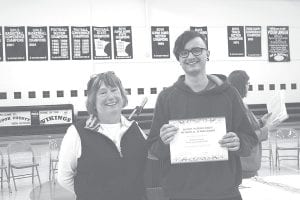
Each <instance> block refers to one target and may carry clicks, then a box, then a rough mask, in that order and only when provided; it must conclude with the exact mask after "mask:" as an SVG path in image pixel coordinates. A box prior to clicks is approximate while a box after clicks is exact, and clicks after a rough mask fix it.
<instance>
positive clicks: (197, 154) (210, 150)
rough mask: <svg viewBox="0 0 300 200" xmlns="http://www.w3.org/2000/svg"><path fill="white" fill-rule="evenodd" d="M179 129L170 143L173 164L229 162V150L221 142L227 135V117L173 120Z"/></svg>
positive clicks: (173, 123) (172, 122) (171, 122)
mask: <svg viewBox="0 0 300 200" xmlns="http://www.w3.org/2000/svg"><path fill="white" fill-rule="evenodd" d="M169 124H172V125H174V126H176V127H178V132H177V134H176V135H175V137H174V139H173V140H172V141H171V143H170V154H171V163H172V164H176V163H192V162H208V161H221V160H228V150H227V148H225V147H221V145H220V144H219V140H221V139H222V137H223V136H224V135H225V134H226V121H225V117H210V118H197V119H184V120H171V121H170V122H169Z"/></svg>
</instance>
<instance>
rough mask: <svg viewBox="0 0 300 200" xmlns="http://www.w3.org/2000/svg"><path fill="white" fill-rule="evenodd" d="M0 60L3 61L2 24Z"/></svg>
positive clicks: (0, 31)
mask: <svg viewBox="0 0 300 200" xmlns="http://www.w3.org/2000/svg"><path fill="white" fill-rule="evenodd" d="M0 61H3V39H2V26H0Z"/></svg>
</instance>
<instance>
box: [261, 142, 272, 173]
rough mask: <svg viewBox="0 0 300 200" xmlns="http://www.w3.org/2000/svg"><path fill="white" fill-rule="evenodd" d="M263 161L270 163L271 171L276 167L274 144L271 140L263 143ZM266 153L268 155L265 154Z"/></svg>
mask: <svg viewBox="0 0 300 200" xmlns="http://www.w3.org/2000/svg"><path fill="white" fill-rule="evenodd" d="M261 144H262V161H267V162H269V166H270V169H273V167H274V158H273V150H272V143H271V138H269V139H268V140H266V141H263V142H262V143H261ZM264 152H266V154H264Z"/></svg>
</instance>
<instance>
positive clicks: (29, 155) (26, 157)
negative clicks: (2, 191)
mask: <svg viewBox="0 0 300 200" xmlns="http://www.w3.org/2000/svg"><path fill="white" fill-rule="evenodd" d="M7 154H8V175H9V177H12V179H13V181H14V186H15V190H16V191H17V186H16V180H15V179H21V178H29V177H31V178H32V184H33V185H34V177H35V176H37V177H38V180H39V183H40V185H41V180H40V175H39V171H38V166H39V164H38V163H37V162H36V159H35V155H34V152H33V150H32V148H31V145H30V144H27V143H25V142H22V141H18V142H13V143H10V144H9V145H8V148H7ZM30 168H31V173H28V171H27V170H25V171H27V173H25V174H21V173H19V174H18V175H15V173H14V170H24V169H30ZM34 169H35V170H36V173H37V174H36V175H35V174H34ZM10 173H11V176H10Z"/></svg>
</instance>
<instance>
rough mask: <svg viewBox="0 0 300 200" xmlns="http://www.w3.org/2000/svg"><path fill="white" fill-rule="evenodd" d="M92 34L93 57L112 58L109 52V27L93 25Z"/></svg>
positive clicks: (99, 58)
mask: <svg viewBox="0 0 300 200" xmlns="http://www.w3.org/2000/svg"><path fill="white" fill-rule="evenodd" d="M92 35H93V59H94V60H104V59H112V52H111V28H110V27H95V26H93V29H92Z"/></svg>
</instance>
